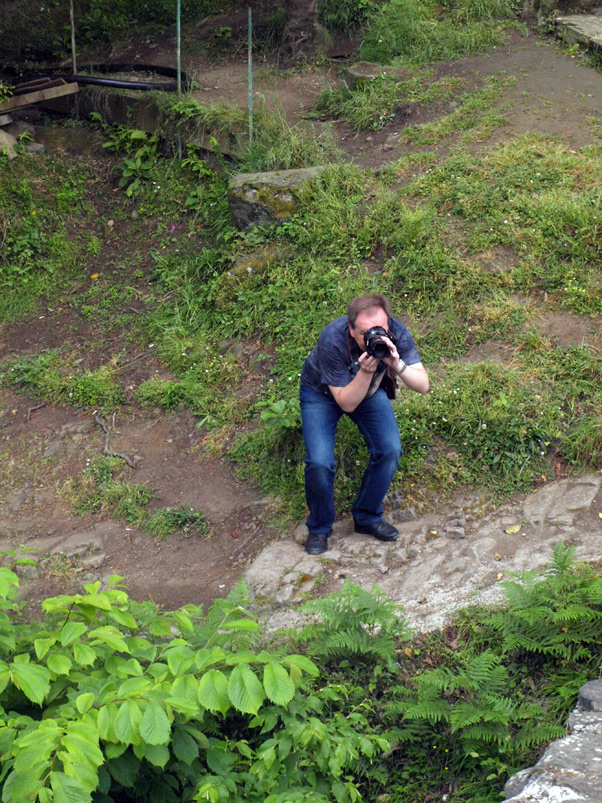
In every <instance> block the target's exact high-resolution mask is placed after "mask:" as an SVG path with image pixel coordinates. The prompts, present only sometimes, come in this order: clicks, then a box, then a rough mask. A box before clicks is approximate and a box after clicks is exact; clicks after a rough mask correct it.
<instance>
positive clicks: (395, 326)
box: [301, 315, 420, 393]
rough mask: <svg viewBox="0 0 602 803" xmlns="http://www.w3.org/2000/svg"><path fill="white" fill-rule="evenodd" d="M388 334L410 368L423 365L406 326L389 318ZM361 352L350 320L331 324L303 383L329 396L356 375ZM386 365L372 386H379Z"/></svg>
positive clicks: (303, 373) (306, 366)
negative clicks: (331, 390) (330, 392)
mask: <svg viewBox="0 0 602 803" xmlns="http://www.w3.org/2000/svg"><path fill="white" fill-rule="evenodd" d="M389 331H390V332H391V334H393V335H394V336H395V338H396V341H395V346H396V347H397V351H398V352H399V356H400V357H401V359H402V360H403V361H404V362H406V363H407V364H408V365H414V364H415V363H417V362H420V357H419V355H418V350H417V349H416V344H415V343H414V338H413V337H412V335H411V334H410V332H409V330H408V328H407V326H405V324H403V323H402V322H401V321H398V320H397V318H389ZM361 353H362V351H361V349H360V348H359V347H358V345H357V343H356V342H355V340H354V339H353V338H352V337H351V333H350V332H349V321H348V319H347V316H346V315H344V316H343V317H342V318H337V319H336V320H334V321H331V323H329V324H328V325H327V326H325V327H324V329H322V332H321V333H320V337H319V338H318V343H317V345H316V347H315V348H314V349H313V350H312V352H311V353H310V354H309V356H308V357H307V359H306V360H305V363H304V364H303V369H302V371H301V382H303V384H304V385H308V386H309V387H310V388H313V390H317V391H318V392H319V393H327V392H328V385H332V386H333V387H335V388H344V387H345V386H346V385H348V384H349V383H350V382H351V380H352V379H353V377H354V376H355V374H356V373H357V360H358V358H359V356H360V355H361ZM385 369H386V364H385V363H384V362H383V361H382V360H381V361H380V364H379V366H378V368H377V370H376V373H375V377H374V380H373V383H374V382H376V381H378V382H380V380H381V378H382V374H383V372H384V370H385Z"/></svg>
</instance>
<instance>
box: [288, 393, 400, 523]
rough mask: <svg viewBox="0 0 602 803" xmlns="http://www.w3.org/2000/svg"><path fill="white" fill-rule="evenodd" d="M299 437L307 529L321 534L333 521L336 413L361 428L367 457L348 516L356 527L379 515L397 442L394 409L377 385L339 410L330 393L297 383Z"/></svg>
mask: <svg viewBox="0 0 602 803" xmlns="http://www.w3.org/2000/svg"><path fill="white" fill-rule="evenodd" d="M299 401H300V404H301V420H302V422H303V439H304V441H305V449H306V457H305V499H306V502H307V507H308V508H309V517H308V519H307V529H308V530H309V532H310V533H316V534H322V535H326V534H327V533H329V532H330V530H331V529H332V523H333V521H334V477H335V462H334V436H335V432H336V428H337V424H338V423H339V419H340V418H341V416H342V415H348V416H349V418H351V420H352V421H353V422H354V423H355V424H357V427H358V429H359V431H360V432H361V434H362V436H363V438H364V440H365V441H366V446H367V448H368V452H369V453H370V460H369V462H368V466H367V468H366V471H365V472H364V476H363V478H362V484H361V486H360V490H359V494H358V497H357V499H356V500H355V502H354V504H353V520H354V522H355V524H359V525H360V526H368V525H370V524H376V523H378V522H379V521H380V520H381V519H382V515H383V507H382V503H383V499H384V498H385V495H386V493H387V491H388V490H389V485H390V484H391V480H392V479H393V476H394V474H395V471H396V470H397V466H398V464H399V458H400V456H401V442H400V439H399V430H398V428H397V421H396V420H395V413H394V412H393V408H392V406H391V402H390V400H389V398H388V396H387V394H386V393H385V391H384V390H383V389H382V388H379V389H378V390H377V391H376V393H374V394H373V395H372V396H370V398H368V399H364V401H363V402H362V403H361V404H359V405H358V406H357V407H356V408H355V410H354V411H353V412H352V413H345V412H344V411H343V410H342V409H341V408H340V407H339V405H338V404H337V403H336V402H335V400H334V399H333V398H332V397H331V396H325V395H324V394H322V393H318V391H316V390H312V389H311V388H310V387H308V386H307V385H304V384H302V385H301V390H300V393H299Z"/></svg>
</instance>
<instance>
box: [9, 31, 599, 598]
mask: <svg viewBox="0 0 602 803" xmlns="http://www.w3.org/2000/svg"><path fill="white" fill-rule="evenodd" d="M116 55H119V54H116ZM145 55H146V56H147V58H148V59H150V57H151V56H152V57H153V58H154V59H155V62H156V63H159V62H160V63H164V64H165V63H167V64H169V63H170V58H171V56H170V55H169V53H168V51H167V50H162V49H161V48H158V49H157V50H155V51H151V52H150V53H147V54H145ZM185 67H186V69H187V70H188V71H189V72H193V73H194V74H195V75H196V77H197V80H198V81H199V82H200V83H201V84H202V86H203V87H204V89H203V90H201V91H200V92H199V93H198V96H199V98H200V99H202V100H203V101H204V102H206V103H212V102H216V101H231V102H234V103H239V104H241V105H244V104H245V103H246V92H247V87H246V69H245V65H244V62H243V61H242V60H240V61H239V62H236V63H233V64H228V65H222V66H214V67H210V66H208V65H207V64H206V63H204V62H203V60H202V59H200V58H198V59H196V60H195V59H189V60H188V63H187V64H186V65H185ZM497 74H504V75H506V76H514V77H515V78H516V82H515V84H514V85H513V86H508V87H506V88H505V89H504V90H503V95H501V96H500V98H499V104H500V107H504V108H505V114H506V117H507V124H506V125H505V126H503V127H501V128H499V129H497V130H496V132H495V134H494V136H493V138H492V139H491V140H489V141H488V142H486V143H477V144H478V147H489V146H490V145H492V144H496V143H499V142H510V141H512V140H513V139H514V138H515V137H517V136H520V135H521V134H525V133H527V132H537V133H539V134H541V135H543V136H546V137H558V138H559V139H561V140H562V141H563V142H564V143H565V144H566V145H568V146H569V147H570V148H572V149H578V148H581V147H583V146H584V145H587V144H589V143H591V142H592V141H594V140H595V138H596V136H597V134H596V129H595V124H596V123H597V124H598V125H599V124H600V120H601V117H602V75H600V74H599V73H597V72H595V71H594V70H592V69H589V68H587V67H585V66H583V64H581V63H579V62H578V61H577V60H576V59H573V58H571V57H570V56H569V55H567V54H566V53H563V52H561V51H560V50H559V48H558V46H557V45H556V44H554V43H553V42H551V41H544V40H541V39H539V38H538V37H536V36H534V35H532V34H529V35H527V36H522V35H519V34H516V33H515V34H512V36H511V37H510V38H509V41H508V43H507V44H506V45H505V46H503V47H499V48H495V49H493V50H492V51H490V52H489V53H488V54H486V55H482V56H474V57H471V58H468V59H465V60H463V61H457V62H454V63H451V64H442V65H439V66H438V67H437V68H436V77H437V76H443V75H458V76H461V77H462V78H463V79H464V80H465V86H466V89H470V88H471V87H478V86H481V85H482V83H483V81H484V80H485V78H486V77H487V76H489V75H497ZM340 80H341V78H340V76H339V75H337V71H336V69H335V70H333V69H332V68H329V69H328V70H327V71H325V72H318V71H307V72H300V73H294V74H289V75H281V74H279V73H276V72H274V71H270V70H268V69H267V68H263V69H258V70H257V76H256V83H255V91H256V93H257V96H259V95H261V96H263V97H265V99H266V103H268V105H271V104H279V105H281V106H282V108H283V109H284V111H285V114H286V115H287V117H288V118H289V120H290V122H291V123H295V122H298V121H299V120H302V119H303V115H304V111H306V110H307V109H308V108H309V107H310V106H311V105H312V104H313V103H314V101H315V99H316V97H317V94H318V92H319V91H320V89H321V88H322V87H323V86H325V85H327V84H328V83H331V82H333V81H334V82H337V81H340ZM452 108H453V107H452V106H451V105H450V104H445V103H444V104H439V105H438V106H432V107H427V108H425V109H424V110H423V111H417V112H416V114H415V116H414V117H413V118H412V120H411V122H412V123H417V122H427V121H429V120H432V119H437V117H438V116H441V115H443V114H446V113H448V112H449V111H450V110H451V109H452ZM592 121H594V123H592ZM402 122H403V121H402V120H400V119H397V120H394V121H393V122H392V123H391V124H390V125H389V126H387V127H386V128H385V129H383V130H382V131H379V132H374V133H373V134H367V133H362V134H357V135H356V134H354V133H353V132H352V131H351V130H350V129H349V128H348V127H346V126H344V125H341V124H337V125H336V126H335V131H336V133H337V135H338V137H339V141H340V144H341V146H342V147H343V148H344V149H345V151H346V152H347V153H348V154H349V155H350V156H351V157H352V158H353V159H354V160H355V161H356V162H357V163H359V164H360V165H362V166H365V167H370V168H375V167H379V166H381V165H382V164H384V163H386V162H390V161H393V160H395V159H397V158H399V156H401V155H402V154H403V153H404V152H406V151H408V150H412V149H415V148H412V146H408V145H407V144H404V143H402V142H400V141H399V139H398V138H396V136H395V135H396V133H398V132H399V131H400V130H401V129H400V125H401V123H402ZM449 145H450V143H449V142H446V143H445V145H444V146H442V147H444V148H446V149H447V148H449ZM45 314H46V315H47V319H46V322H45V323H46V325H45V326H44V327H37V326H36V321H35V320H34V319H30V320H26V321H21V322H20V323H18V324H11V325H9V326H5V327H4V328H3V329H0V355H4V356H5V355H7V354H13V355H14V354H17V355H18V354H21V353H28V352H30V351H31V350H35V351H36V352H37V351H39V350H40V349H41V348H44V347H46V348H48V347H50V346H52V345H55V344H56V343H57V342H63V339H64V338H65V337H67V338H70V339H71V340H72V341H73V342H74V343H75V342H77V343H78V344H79V347H80V348H84V347H85V344H89V343H93V342H94V332H93V331H91V330H90V329H89V328H88V327H89V324H88V323H87V322H86V321H84V320H79V321H78V322H77V326H71V327H69V326H65V325H63V326H62V328H60V329H57V328H56V326H55V325H54V324H56V323H57V322H59V321H63V318H62V317H61V316H62V315H63V313H61V312H60V311H58V312H55V313H52V314H51V313H50V312H48V311H47V312H46V313H45ZM53 315H54V317H53ZM553 323H554V322H553V321H552V323H551V325H552V324H553ZM577 324H578V322H575V326H577ZM561 329H562V332H559V333H558V336H559V337H561V336H562V334H563V332H565V329H566V327H565V326H564V325H563V326H562V327H561ZM57 333H58V334H57ZM61 333H62V334H61ZM53 340H54V343H53ZM486 345H487V344H485V346H486ZM140 370H141V369H140ZM140 370H139V372H138V374H136V373H135V372H134V369H132V374H131V377H130V379H131V381H132V382H136V381H140V380H141V379H142V378H144V377H143V376H142V375H141V374H140ZM124 380H125V384H126V385H127V384H128V376H127V375H126V376H125V377H124ZM35 406H36V402H35V401H34V400H30V399H26V398H25V397H23V396H16V395H14V394H11V393H8V392H6V391H5V392H2V393H1V394H0V501H1V508H0V536H2V538H3V546H4V548H5V549H8V548H14V547H17V546H18V545H19V544H24V545H25V546H27V547H33V548H36V549H42V550H43V553H44V554H45V553H50V554H51V558H50V559H49V560H47V561H46V562H45V565H44V567H43V568H42V569H41V570H28V571H27V572H25V574H26V575H27V577H25V578H24V579H25V580H26V581H27V582H29V583H30V589H29V590H30V593H31V594H32V595H33V596H34V597H36V598H41V597H43V596H46V595H48V594H52V593H57V592H59V591H65V590H68V589H69V588H73V589H74V588H77V587H79V586H80V585H81V582H82V580H83V579H84V578H86V579H88V580H89V579H92V578H96V577H102V578H106V577H108V576H109V575H110V574H111V573H115V572H116V573H119V574H122V575H124V576H125V577H126V578H127V583H128V584H129V586H130V589H131V593H132V595H133V596H134V597H136V598H138V599H146V598H151V599H153V600H154V601H155V602H158V603H160V604H162V605H164V606H165V607H167V608H173V607H176V606H179V605H181V604H184V603H186V602H193V603H201V602H203V603H206V602H209V601H210V600H211V599H213V598H214V597H215V596H220V595H225V594H226V593H227V592H228V591H230V589H231V588H232V586H233V585H234V584H235V583H236V582H237V580H238V579H240V577H241V576H242V575H243V573H244V571H245V569H246V568H247V567H248V566H249V564H250V563H251V561H252V560H253V558H254V557H255V556H256V555H257V554H258V553H259V552H260V551H261V550H262V549H263V548H264V547H266V546H268V545H269V544H270V543H271V542H272V541H273V540H274V539H275V538H276V537H278V535H279V533H277V532H275V531H274V530H273V529H271V528H270V527H269V526H268V524H267V520H268V519H267V515H266V514H267V508H268V502H267V500H264V499H263V495H262V493H261V491H259V490H258V489H257V488H253V487H251V486H249V485H245V484H243V483H239V482H237V481H236V480H235V478H234V476H233V474H232V472H231V470H230V468H229V466H228V465H227V463H225V462H224V461H221V460H219V459H217V458H215V457H211V456H208V455H207V454H205V453H204V452H203V450H202V449H200V440H201V435H200V434H199V430H198V429H197V428H196V421H195V420H194V419H193V418H192V416H190V415H188V414H187V413H184V412H182V413H179V414H165V413H156V414H150V413H142V412H141V411H140V410H137V409H136V408H135V407H133V406H130V405H128V406H126V407H124V409H123V410H122V411H120V412H119V413H118V415H117V416H116V419H115V421H114V422H111V428H112V437H111V448H112V449H113V450H115V451H121V452H126V453H128V454H129V455H132V456H133V457H134V460H135V468H133V469H132V470H131V477H130V479H131V481H132V482H144V483H147V484H148V485H149V486H150V487H152V488H154V489H156V493H157V498H156V499H155V500H154V504H155V505H156V506H161V507H167V506H172V507H184V506H190V507H194V508H197V509H201V510H202V511H204V512H205V514H206V516H207V519H208V521H209V524H210V533H209V535H198V534H189V535H184V534H181V535H177V536H170V537H168V538H167V539H165V540H160V539H157V538H154V537H152V536H150V535H147V534H144V533H143V532H141V531H139V530H137V529H136V528H134V527H129V526H126V525H123V524H121V523H119V522H116V521H112V520H110V519H109V518H107V517H106V516H103V514H95V515H86V516H76V515H74V513H73V510H72V507H71V506H70V504H69V503H68V501H67V499H66V497H65V490H64V489H65V483H66V481H67V480H68V479H69V478H71V477H74V476H79V475H80V474H81V472H82V471H83V470H84V468H85V466H86V465H87V461H88V460H90V459H92V457H93V456H94V455H96V454H98V453H99V452H101V451H102V449H103V442H104V435H103V432H102V431H101V429H100V428H99V427H98V425H97V424H96V423H95V421H94V416H93V415H92V414H91V413H83V412H81V411H77V410H75V409H65V408H55V407H52V406H45V407H40V408H39V409H33V408H34V407H35ZM492 526H493V525H492ZM297 549H299V550H300V551H301V547H300V546H298V547H297Z"/></svg>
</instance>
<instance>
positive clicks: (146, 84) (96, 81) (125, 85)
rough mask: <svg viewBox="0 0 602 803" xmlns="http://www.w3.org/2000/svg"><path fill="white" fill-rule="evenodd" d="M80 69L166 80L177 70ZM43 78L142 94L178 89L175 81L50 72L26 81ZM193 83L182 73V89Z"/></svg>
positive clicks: (99, 66)
mask: <svg viewBox="0 0 602 803" xmlns="http://www.w3.org/2000/svg"><path fill="white" fill-rule="evenodd" d="M80 69H84V70H91V71H92V72H105V73H110V72H127V71H128V70H132V71H134V70H136V71H139V70H140V71H145V72H154V73H157V75H164V76H166V77H167V78H176V77H177V70H175V69H174V68H173V67H162V66H161V65H157V64H86V65H83V66H81V67H80ZM40 76H43V77H45V78H62V79H63V80H64V81H69V82H70V83H74V82H77V83H78V84H93V85H96V86H108V87H112V88H114V89H138V90H140V91H143V92H148V91H149V90H151V89H162V90H163V91H164V92H175V91H176V90H177V88H178V84H177V81H164V82H161V81H126V80H124V79H118V78H98V77H96V76H93V75H82V74H81V73H78V74H77V75H67V74H63V73H56V72H54V71H52V70H44V71H43V72H41V73H38V74H37V75H32V76H28V77H27V80H28V81H31V80H33V79H35V78H39V77H40ZM192 84H193V82H192V81H191V80H190V78H189V77H188V76H187V75H186V73H182V89H185V90H186V89H191V88H192Z"/></svg>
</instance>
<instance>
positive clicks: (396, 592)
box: [245, 474, 602, 803]
mask: <svg viewBox="0 0 602 803" xmlns="http://www.w3.org/2000/svg"><path fill="white" fill-rule="evenodd" d="M601 484H602V475H600V474H588V475H584V476H582V477H571V478H568V479H563V480H558V481H556V482H552V483H549V484H548V485H546V486H544V487H542V488H540V489H539V491H538V492H537V493H533V494H531V495H530V496H528V497H527V499H526V500H525V499H523V500H522V501H516V502H513V503H507V504H506V505H503V506H502V507H500V508H496V509H491V510H489V511H488V512H486V513H482V514H478V513H477V514H473V513H471V510H474V500H472V499H467V500H465V503H464V506H463V507H462V506H461V505H460V508H458V505H457V504H456V503H454V504H453V505H452V506H450V508H447V507H446V506H445V505H441V506H440V508H439V509H437V510H435V511H432V512H430V513H428V514H426V515H424V516H420V517H418V518H410V520H404V519H405V518H408V517H406V516H404V515H402V514H403V513H404V510H403V507H402V505H403V501H402V500H395V499H394V498H391V499H390V500H389V501H388V505H389V512H388V514H387V516H386V517H385V518H386V519H387V520H389V521H391V522H392V523H395V526H396V527H397V529H398V530H399V539H398V540H397V541H395V542H393V543H386V544H383V543H381V542H380V541H377V540H376V539H374V538H371V537H370V536H367V535H358V534H357V533H355V532H354V530H353V523H352V522H351V520H349V519H343V520H339V521H337V522H335V524H334V526H333V532H332V535H331V536H330V538H329V539H328V550H327V551H326V552H324V553H323V554H321V555H307V554H306V553H305V551H304V549H303V544H304V543H305V539H306V538H307V528H306V527H305V525H300V526H299V527H298V528H297V529H296V530H295V532H294V533H292V534H290V535H285V536H283V537H282V538H281V540H280V541H278V542H276V543H272V544H271V545H270V546H268V547H267V548H266V549H265V550H263V552H261V553H260V554H259V556H258V557H257V558H256V560H255V561H254V562H253V563H252V564H251V566H250V567H249V569H248V570H247V572H246V575H245V579H246V581H247V583H248V586H249V589H250V592H251V594H252V595H253V597H254V599H255V600H256V602H257V603H258V604H260V605H261V606H266V608H268V609H269V608H271V609H272V614H269V615H268V617H269V621H268V627H274V626H275V627H281V626H286V625H285V622H287V621H289V620H290V621H291V622H292V621H293V620H295V621H296V620H297V618H298V617H299V615H300V612H299V610H298V607H299V604H300V603H301V602H302V601H303V600H304V599H305V598H306V596H307V592H308V591H311V590H312V589H313V593H319V594H320V595H321V594H322V593H323V592H325V591H334V590H337V589H338V588H340V587H341V585H342V583H343V582H344V580H345V579H347V578H348V579H349V580H351V581H352V582H353V583H355V584H356V585H358V586H360V587H362V588H367V589H370V588H372V586H373V585H374V584H377V585H379V586H380V587H381V588H382V589H383V590H384V591H385V592H386V593H387V594H388V596H389V597H390V598H391V599H393V600H395V601H396V602H398V603H400V604H401V605H402V606H403V608H404V610H405V614H406V617H407V619H408V621H409V623H410V624H411V625H412V626H413V627H415V628H416V629H417V630H422V631H424V630H432V629H434V628H437V627H441V626H443V625H444V624H445V622H446V621H447V620H448V618H449V616H450V614H452V613H453V612H454V611H456V610H458V609H460V608H463V607H466V606H467V605H471V604H483V605H495V604H499V603H500V602H502V600H503V596H504V592H503V587H502V585H501V584H502V583H503V582H504V581H506V580H509V579H510V578H511V574H515V573H520V572H523V571H531V572H533V571H535V572H537V571H540V570H542V569H543V568H544V567H546V566H548V565H549V563H550V559H551V556H552V552H553V550H554V548H555V547H556V546H557V545H558V544H559V543H560V542H561V541H564V542H565V543H570V544H573V545H574V546H575V551H576V559H577V560H580V561H587V560H598V559H599V557H600V546H599V545H600V535H601V534H602V518H600V517H599V516H598V513H600V512H602V488H601ZM400 519H401V521H400ZM461 533H463V534H464V537H459V534H461ZM283 608H288V609H289V610H288V611H285V610H283ZM295 608H297V610H294V609H295ZM601 803H602V801H601Z"/></svg>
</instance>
